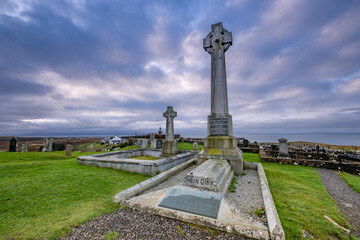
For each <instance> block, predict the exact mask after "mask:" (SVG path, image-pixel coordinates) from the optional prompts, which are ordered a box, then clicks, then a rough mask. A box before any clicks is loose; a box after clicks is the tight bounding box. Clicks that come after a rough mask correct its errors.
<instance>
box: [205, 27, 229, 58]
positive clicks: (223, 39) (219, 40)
mask: <svg viewBox="0 0 360 240" xmlns="http://www.w3.org/2000/svg"><path fill="white" fill-rule="evenodd" d="M231 45H232V33H231V32H228V31H227V30H226V29H224V28H223V26H222V23H221V22H220V23H215V24H213V25H211V32H209V34H208V35H207V36H206V38H204V39H203V47H204V49H205V51H207V52H208V53H210V54H211V53H212V52H213V51H215V50H223V51H224V52H226V51H227V50H228V49H229V47H230V46H231Z"/></svg>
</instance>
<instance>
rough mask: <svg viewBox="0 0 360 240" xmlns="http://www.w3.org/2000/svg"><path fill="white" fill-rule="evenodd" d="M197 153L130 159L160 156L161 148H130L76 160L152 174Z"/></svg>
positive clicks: (188, 152)
mask: <svg viewBox="0 0 360 240" xmlns="http://www.w3.org/2000/svg"><path fill="white" fill-rule="evenodd" d="M197 154H198V153H197V151H187V152H181V153H179V154H177V155H174V156H171V157H164V158H161V159H158V160H139V159H130V157H133V156H144V155H149V156H153V157H160V155H161V150H147V149H132V150H122V151H114V152H109V153H100V154H94V155H88V156H81V157H78V158H77V162H78V164H82V165H87V166H96V167H103V168H114V169H119V170H124V171H129V172H136V173H140V174H145V175H151V176H154V175H156V174H157V173H159V172H164V171H166V170H168V169H170V168H172V167H174V166H177V165H179V164H181V163H183V162H186V161H188V160H189V159H191V158H194V157H197Z"/></svg>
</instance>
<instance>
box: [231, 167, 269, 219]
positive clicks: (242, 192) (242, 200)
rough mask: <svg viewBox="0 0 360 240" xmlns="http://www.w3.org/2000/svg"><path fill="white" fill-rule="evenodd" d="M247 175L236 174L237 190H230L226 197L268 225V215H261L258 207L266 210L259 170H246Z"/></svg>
mask: <svg viewBox="0 0 360 240" xmlns="http://www.w3.org/2000/svg"><path fill="white" fill-rule="evenodd" d="M244 173H245V175H243V176H235V177H236V179H237V184H236V185H235V186H236V192H230V191H229V192H228V193H227V195H226V198H229V199H231V200H232V201H234V203H235V204H236V205H237V206H238V208H240V209H242V210H243V211H244V212H246V213H247V214H249V215H250V216H251V217H253V218H255V219H256V220H258V221H261V222H263V223H264V224H265V225H267V221H266V215H265V214H264V215H263V216H261V217H259V216H257V215H256V214H255V211H256V210H257V209H259V210H260V209H263V210H264V208H265V207H264V201H263V199H262V195H261V188H260V181H259V175H258V172H257V170H250V169H246V170H244Z"/></svg>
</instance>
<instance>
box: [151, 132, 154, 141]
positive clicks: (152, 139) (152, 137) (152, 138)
mask: <svg viewBox="0 0 360 240" xmlns="http://www.w3.org/2000/svg"><path fill="white" fill-rule="evenodd" d="M154 140H155V133H152V134H150V142H151V141H154Z"/></svg>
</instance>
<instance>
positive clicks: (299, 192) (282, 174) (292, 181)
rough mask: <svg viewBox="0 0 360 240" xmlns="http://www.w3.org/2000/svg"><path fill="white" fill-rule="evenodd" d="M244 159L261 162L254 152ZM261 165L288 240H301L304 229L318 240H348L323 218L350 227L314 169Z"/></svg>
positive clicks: (275, 164)
mask: <svg viewBox="0 0 360 240" xmlns="http://www.w3.org/2000/svg"><path fill="white" fill-rule="evenodd" d="M244 160H245V161H249V162H250V161H251V162H260V157H259V155H258V154H254V153H244ZM261 164H262V165H263V167H264V170H265V173H266V177H267V179H268V182H269V187H270V190H271V193H272V196H273V198H274V202H275V205H276V208H277V210H278V213H279V217H280V220H281V223H282V225H283V228H284V231H285V234H286V238H287V239H302V230H305V231H307V232H308V233H310V234H311V235H313V236H314V238H315V239H330V236H337V237H338V238H340V239H347V238H346V237H345V236H344V235H343V234H342V233H341V232H340V231H339V230H338V229H337V228H335V227H334V226H333V225H332V224H331V223H330V222H328V221H327V220H325V219H324V217H323V216H324V215H327V216H329V217H330V218H332V219H333V220H334V221H336V222H337V223H338V224H340V225H342V226H344V227H346V228H349V226H348V224H347V223H346V220H345V217H344V216H343V215H342V214H341V213H340V210H339V209H338V207H337V205H336V203H335V201H334V200H333V199H332V198H331V197H330V195H329V194H328V193H327V192H326V189H325V187H324V186H323V184H322V182H321V178H320V176H319V174H318V173H317V172H316V169H315V168H312V167H304V166H294V165H284V164H278V163H267V162H262V163H261Z"/></svg>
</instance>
